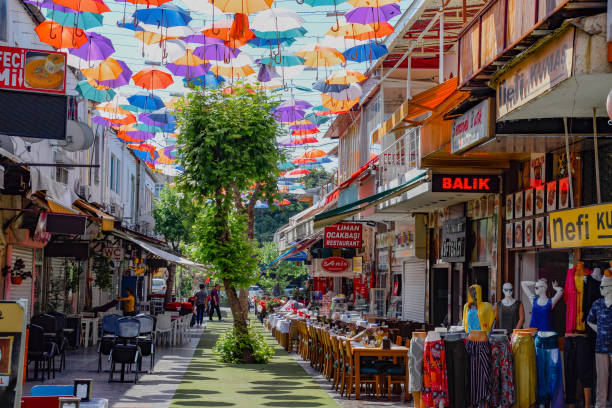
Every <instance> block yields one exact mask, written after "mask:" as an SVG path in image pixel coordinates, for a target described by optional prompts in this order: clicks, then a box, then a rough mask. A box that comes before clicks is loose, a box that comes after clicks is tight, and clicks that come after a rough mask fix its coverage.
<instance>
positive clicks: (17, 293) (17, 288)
mask: <svg viewBox="0 0 612 408" xmlns="http://www.w3.org/2000/svg"><path fill="white" fill-rule="evenodd" d="M18 258H21V259H22V260H23V263H24V264H25V269H24V271H25V272H30V273H32V275H34V250H33V249H31V248H25V247H18V246H13V249H12V259H11V266H12V265H14V264H15V261H16V260H17V259H18ZM32 281H33V278H26V279H23V280H22V281H21V285H13V284H11V291H10V296H9V300H17V299H27V300H28V307H27V310H26V322H29V321H30V314H31V311H32Z"/></svg>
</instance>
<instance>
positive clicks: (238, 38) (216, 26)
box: [202, 20, 255, 48]
mask: <svg viewBox="0 0 612 408" xmlns="http://www.w3.org/2000/svg"><path fill="white" fill-rule="evenodd" d="M232 25H233V22H232V21H230V20H222V21H215V22H214V23H212V25H209V26H207V27H206V28H204V29H203V30H202V34H204V35H205V36H206V37H211V38H217V39H220V40H223V41H224V42H226V45H227V46H230V47H232V48H239V47H241V46H242V45H244V44H246V43H247V42H248V41H249V40H251V39H253V38H255V34H254V33H253V31H251V30H250V29H245V30H242V31H239V32H236V31H235V30H234V32H232Z"/></svg>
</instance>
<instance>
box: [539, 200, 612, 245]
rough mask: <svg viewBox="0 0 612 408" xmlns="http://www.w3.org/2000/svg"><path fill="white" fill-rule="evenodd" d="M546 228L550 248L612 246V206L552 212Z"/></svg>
mask: <svg viewBox="0 0 612 408" xmlns="http://www.w3.org/2000/svg"><path fill="white" fill-rule="evenodd" d="M548 227H549V231H550V246H551V248H580V247H594V246H612V204H600V205H593V206H588V207H581V208H575V209H571V210H564V211H556V212H553V213H551V214H550V217H549V225H548Z"/></svg>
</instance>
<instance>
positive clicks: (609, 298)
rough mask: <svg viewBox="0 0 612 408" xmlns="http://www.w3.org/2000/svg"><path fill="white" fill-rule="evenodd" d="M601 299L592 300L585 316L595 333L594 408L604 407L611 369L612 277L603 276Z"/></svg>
mask: <svg viewBox="0 0 612 408" xmlns="http://www.w3.org/2000/svg"><path fill="white" fill-rule="evenodd" d="M600 291H601V295H602V296H603V298H602V299H597V300H596V301H595V302H593V306H592V307H591V310H590V311H589V315H588V317H587V323H588V325H589V326H590V327H591V328H592V329H593V330H594V331H595V332H596V333H597V338H596V341H595V368H596V370H597V398H596V402H595V408H604V407H605V406H606V401H607V399H608V380H609V378H610V377H609V376H610V371H611V370H612V278H608V277H604V278H603V279H602V280H601V286H600Z"/></svg>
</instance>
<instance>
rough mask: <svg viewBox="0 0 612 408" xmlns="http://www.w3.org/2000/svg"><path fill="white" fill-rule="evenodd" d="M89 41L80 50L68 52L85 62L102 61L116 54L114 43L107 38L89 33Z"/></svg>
mask: <svg viewBox="0 0 612 408" xmlns="http://www.w3.org/2000/svg"><path fill="white" fill-rule="evenodd" d="M87 38H88V41H87V42H86V43H85V44H83V45H82V46H81V47H79V48H71V49H69V50H68V52H69V53H70V54H71V55H75V56H77V57H79V58H81V59H83V60H85V61H101V60H105V59H107V58H108V57H110V56H111V55H112V54H113V53H114V52H115V47H113V43H112V41H111V40H110V39H108V38H107V37H105V36H103V35H101V34H98V33H93V32H92V33H87Z"/></svg>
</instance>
